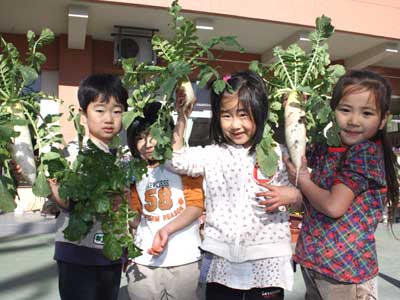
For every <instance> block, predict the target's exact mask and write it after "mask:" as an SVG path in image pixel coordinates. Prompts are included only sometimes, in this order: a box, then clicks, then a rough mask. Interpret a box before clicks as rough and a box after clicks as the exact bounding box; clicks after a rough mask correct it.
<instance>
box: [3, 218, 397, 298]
mask: <svg viewBox="0 0 400 300" xmlns="http://www.w3.org/2000/svg"><path fill="white" fill-rule="evenodd" d="M54 222H55V220H54V218H52V217H44V216H41V215H40V214H39V213H31V214H24V215H21V216H14V214H12V213H9V214H3V215H0V266H1V272H0V299H1V300H25V299H26V300H28V299H29V300H32V299H33V300H55V299H59V297H58V291H57V270H56V265H55V263H54V261H53V259H52V256H53V247H54ZM394 230H395V232H396V233H397V235H398V236H400V224H395V226H394ZM376 237H377V243H378V254H379V264H380V271H381V273H380V275H379V295H380V298H379V299H380V300H399V299H400V255H399V249H400V241H397V240H395V239H394V238H393V237H392V236H391V234H390V232H389V231H388V230H387V228H386V226H385V225H383V224H381V226H380V227H379V228H378V231H377V234H376ZM303 295H304V284H303V281H302V278H301V274H300V272H299V271H297V272H296V275H295V286H294V290H293V292H287V293H286V298H285V299H286V300H301V299H304V297H303ZM119 299H120V300H128V299H129V297H128V296H127V293H126V280H125V278H124V276H122V284H121V293H120V297H119ZM339 300H340V299H339Z"/></svg>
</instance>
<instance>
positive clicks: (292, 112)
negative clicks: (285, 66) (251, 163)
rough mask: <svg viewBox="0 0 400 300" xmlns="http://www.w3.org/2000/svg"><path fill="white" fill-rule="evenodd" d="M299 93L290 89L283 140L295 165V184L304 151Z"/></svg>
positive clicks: (304, 130) (304, 139) (303, 128)
mask: <svg viewBox="0 0 400 300" xmlns="http://www.w3.org/2000/svg"><path fill="white" fill-rule="evenodd" d="M300 97H302V95H301V93H298V92H296V91H292V92H290V94H289V97H288V100H287V103H286V106H285V140H286V145H287V147H288V149H289V154H290V159H291V160H292V162H293V164H294V165H295V167H296V186H297V180H298V175H299V171H300V166H301V158H302V157H303V156H304V155H305V153H306V142H307V138H306V126H305V124H304V118H305V112H304V110H303V108H302V106H301V102H300Z"/></svg>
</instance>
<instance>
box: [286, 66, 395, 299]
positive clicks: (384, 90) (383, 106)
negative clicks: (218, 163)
mask: <svg viewBox="0 0 400 300" xmlns="http://www.w3.org/2000/svg"><path fill="white" fill-rule="evenodd" d="M390 98H391V88H390V86H389V84H388V83H387V82H386V80H385V79H384V78H382V77H381V76H379V75H378V74H375V73H373V72H370V71H365V70H361V71H350V72H349V73H347V74H345V75H344V76H343V77H342V78H341V79H340V80H339V81H338V83H337V84H336V86H335V88H334V91H333V97H332V100H331V108H332V110H334V112H335V116H336V122H337V125H338V126H339V128H340V139H341V144H342V145H341V147H336V148H333V147H328V146H327V145H314V147H313V149H311V151H310V153H309V156H308V165H309V167H311V168H312V170H313V171H312V173H311V174H310V173H309V172H308V169H307V167H306V165H307V161H306V160H305V159H303V166H302V168H301V172H300V175H299V181H298V184H299V188H300V189H301V191H302V192H303V194H304V196H305V198H306V199H307V200H306V201H305V207H306V214H305V215H304V219H303V226H302V228H301V233H300V238H299V240H298V242H297V246H296V253H295V256H294V260H295V261H296V262H297V263H299V264H300V265H301V266H302V272H303V277H304V281H305V284H306V289H307V294H306V299H313V300H314V299H324V300H331V299H342V300H343V299H377V275H378V264H377V257H376V248H375V238H374V232H375V229H376V227H377V225H378V223H379V221H380V220H381V218H382V208H383V207H384V206H385V205H386V204H388V206H389V207H390V208H395V207H396V205H397V202H398V183H397V176H396V170H395V166H396V163H395V156H394V154H393V152H392V148H391V146H390V143H389V141H388V137H387V135H386V122H387V119H388V116H389V107H390ZM287 166H288V170H289V174H290V177H291V178H292V177H294V176H295V172H296V171H295V168H294V166H293V164H292V163H290V162H289V161H287ZM390 212H391V213H390V218H389V219H390V220H392V221H393V210H390Z"/></svg>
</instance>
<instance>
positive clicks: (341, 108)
mask: <svg viewBox="0 0 400 300" xmlns="http://www.w3.org/2000/svg"><path fill="white" fill-rule="evenodd" d="M337 110H338V111H340V112H344V113H346V112H349V111H350V109H348V108H346V107H339V108H338V109H337Z"/></svg>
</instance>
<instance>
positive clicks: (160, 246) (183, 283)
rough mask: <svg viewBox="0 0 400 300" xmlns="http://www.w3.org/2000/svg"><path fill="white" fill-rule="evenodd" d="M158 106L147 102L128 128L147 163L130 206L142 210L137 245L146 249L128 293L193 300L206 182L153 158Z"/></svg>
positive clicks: (137, 299)
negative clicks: (170, 169)
mask: <svg viewBox="0 0 400 300" xmlns="http://www.w3.org/2000/svg"><path fill="white" fill-rule="evenodd" d="M160 107H161V104H160V103H159V102H153V103H150V104H148V105H147V106H146V107H145V109H144V118H137V119H136V120H135V121H134V122H133V123H132V124H131V125H130V126H129V128H128V131H127V135H128V146H129V148H130V150H131V152H132V155H133V156H135V157H141V158H143V159H144V160H146V161H147V164H148V166H147V169H148V171H147V174H146V175H145V176H144V177H143V178H142V179H141V180H140V181H139V182H136V184H134V185H133V189H132V202H133V203H132V206H133V208H134V209H136V210H138V211H139V212H140V216H139V220H137V221H136V222H137V223H139V222H140V224H139V225H138V228H137V230H136V235H135V243H136V245H137V246H138V247H140V248H141V249H143V250H144V251H143V254H142V255H141V256H139V257H136V258H135V259H134V262H135V264H134V265H133V266H132V267H131V268H129V269H128V272H127V275H128V292H129V296H130V297H131V299H132V300H141V299H142V300H148V299H177V300H195V299H198V298H197V285H198V279H199V273H200V268H199V260H200V257H201V255H200V250H199V246H200V232H199V225H200V224H199V221H198V218H199V217H200V216H201V214H202V212H203V208H204V204H203V202H204V194H203V189H202V182H203V180H202V178H201V177H197V178H191V177H187V176H180V175H178V174H175V173H173V172H171V171H169V170H168V169H166V167H165V166H164V165H163V164H160V162H159V161H157V160H154V159H153V152H154V150H155V147H156V145H157V141H156V140H155V139H153V137H152V136H151V134H150V132H149V131H150V126H151V125H152V124H153V123H154V122H155V121H156V120H157V112H158V110H159V109H160ZM172 126H173V123H171V127H172Z"/></svg>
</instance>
